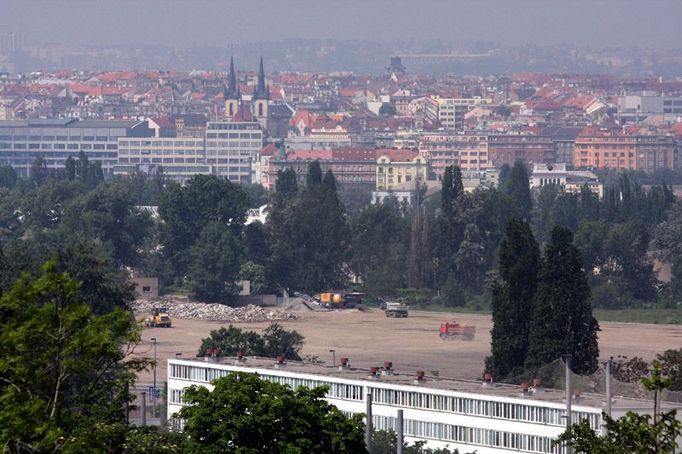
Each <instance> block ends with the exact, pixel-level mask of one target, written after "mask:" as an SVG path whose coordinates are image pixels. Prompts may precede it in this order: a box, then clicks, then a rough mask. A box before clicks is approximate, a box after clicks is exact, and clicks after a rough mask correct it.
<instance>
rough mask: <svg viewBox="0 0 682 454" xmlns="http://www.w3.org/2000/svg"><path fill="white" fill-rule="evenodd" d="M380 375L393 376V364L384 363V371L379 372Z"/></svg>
mask: <svg viewBox="0 0 682 454" xmlns="http://www.w3.org/2000/svg"><path fill="white" fill-rule="evenodd" d="M381 374H382V375H393V362H391V361H384V369H383V370H382V371H381Z"/></svg>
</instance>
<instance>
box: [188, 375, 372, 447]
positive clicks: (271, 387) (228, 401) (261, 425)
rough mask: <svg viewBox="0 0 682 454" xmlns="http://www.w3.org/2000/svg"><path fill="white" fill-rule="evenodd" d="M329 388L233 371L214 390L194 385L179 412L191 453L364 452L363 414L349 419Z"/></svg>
mask: <svg viewBox="0 0 682 454" xmlns="http://www.w3.org/2000/svg"><path fill="white" fill-rule="evenodd" d="M326 391H327V390H326V388H324V387H320V388H314V389H308V388H304V387H301V388H298V389H296V390H292V389H291V388H289V387H288V386H287V385H281V384H279V383H273V382H270V381H267V380H262V379H260V378H259V377H258V375H256V374H251V373H242V372H233V373H231V374H229V375H228V376H226V377H222V378H219V379H217V380H215V381H214V382H213V390H212V391H209V390H208V389H206V388H204V387H197V386H191V387H189V388H187V389H186V390H185V394H184V398H183V399H184V402H185V403H186V404H187V405H186V406H185V407H183V409H182V410H181V411H180V413H179V416H180V417H181V418H183V419H184V420H185V426H184V434H185V435H186V436H187V442H186V450H187V452H201V453H209V452H211V453H213V452H215V453H232V452H239V453H254V454H256V453H273V454H274V453H282V452H287V453H292V454H296V453H301V454H306V453H310V452H319V453H339V454H340V453H347V452H354V453H363V452H367V451H366V449H365V445H364V423H363V422H362V415H361V414H358V415H354V416H352V417H346V416H345V415H344V414H343V413H342V412H341V411H340V410H338V409H337V408H336V407H334V406H333V405H331V404H328V403H327V402H326V401H325V400H324V396H325V394H326Z"/></svg>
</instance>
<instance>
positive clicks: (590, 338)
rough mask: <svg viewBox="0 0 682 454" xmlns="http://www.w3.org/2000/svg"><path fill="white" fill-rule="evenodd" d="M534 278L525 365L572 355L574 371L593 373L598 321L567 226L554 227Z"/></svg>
mask: <svg viewBox="0 0 682 454" xmlns="http://www.w3.org/2000/svg"><path fill="white" fill-rule="evenodd" d="M538 279H539V280H538V287H537V290H536V292H535V296H534V298H533V307H532V309H531V326H530V332H529V336H528V345H529V347H528V356H527V360H526V365H527V367H529V368H537V367H540V366H542V365H544V364H547V363H550V362H552V361H554V360H556V359H558V358H560V357H561V356H562V355H565V354H570V355H571V357H572V360H571V364H572V369H573V371H574V372H575V373H578V374H589V373H592V372H594V370H595V369H596V368H597V357H598V356H599V347H598V345H597V331H598V330H599V325H598V324H597V321H596V320H595V318H594V316H593V315H592V307H591V305H590V288H589V286H588V284H587V277H586V276H585V272H584V271H583V269H582V260H581V256H580V251H579V250H578V248H576V247H575V246H574V245H573V234H572V233H571V232H570V230H567V229H565V228H562V227H555V228H554V229H553V230H552V235H551V237H550V241H549V243H548V244H547V247H546V248H545V253H544V257H543V260H542V265H541V267H540V273H539V275H538Z"/></svg>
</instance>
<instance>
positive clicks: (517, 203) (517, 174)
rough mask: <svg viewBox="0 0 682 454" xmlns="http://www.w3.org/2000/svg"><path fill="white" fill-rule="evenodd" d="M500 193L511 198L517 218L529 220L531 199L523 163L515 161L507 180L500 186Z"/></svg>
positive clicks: (526, 172) (531, 205)
mask: <svg viewBox="0 0 682 454" xmlns="http://www.w3.org/2000/svg"><path fill="white" fill-rule="evenodd" d="M502 191H503V192H504V193H505V194H508V195H509V197H510V198H511V202H512V206H513V207H514V208H515V209H516V213H517V217H519V218H521V219H523V220H530V213H531V209H532V208H533V199H532V197H531V194H530V182H529V180H528V171H527V170H526V165H525V164H524V163H523V161H516V162H515V163H514V166H513V167H512V169H511V172H510V174H509V179H508V180H507V181H506V182H505V184H504V186H502Z"/></svg>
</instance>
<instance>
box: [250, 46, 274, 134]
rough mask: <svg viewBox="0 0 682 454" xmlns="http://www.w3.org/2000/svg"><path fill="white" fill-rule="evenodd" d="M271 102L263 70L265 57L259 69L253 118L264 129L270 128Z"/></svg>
mask: <svg viewBox="0 0 682 454" xmlns="http://www.w3.org/2000/svg"><path fill="white" fill-rule="evenodd" d="M269 102H270V88H268V86H267V84H266V83H265V70H264V69H263V57H261V58H260V67H259V68H258V83H257V84H256V89H255V90H254V92H253V116H254V117H256V119H257V120H258V122H259V123H260V124H261V126H262V127H263V129H267V127H268V105H269Z"/></svg>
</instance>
